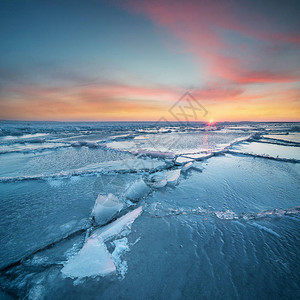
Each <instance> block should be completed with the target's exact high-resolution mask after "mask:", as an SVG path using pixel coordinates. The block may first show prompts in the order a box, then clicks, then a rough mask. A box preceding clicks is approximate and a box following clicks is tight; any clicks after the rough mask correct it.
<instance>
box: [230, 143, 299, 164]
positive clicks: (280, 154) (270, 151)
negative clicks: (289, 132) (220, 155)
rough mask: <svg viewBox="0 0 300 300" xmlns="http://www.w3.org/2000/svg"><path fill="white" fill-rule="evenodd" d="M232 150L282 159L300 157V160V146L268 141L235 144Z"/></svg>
mask: <svg viewBox="0 0 300 300" xmlns="http://www.w3.org/2000/svg"><path fill="white" fill-rule="evenodd" d="M232 150H233V151H235V152H238V153H245V154H252V155H262V156H270V157H274V158H282V159H298V160H300V148H299V147H291V146H282V145H274V144H267V143H258V142H252V143H248V142H245V143H241V144H239V145H236V146H233V147H232Z"/></svg>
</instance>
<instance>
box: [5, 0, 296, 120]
mask: <svg viewBox="0 0 300 300" xmlns="http://www.w3.org/2000/svg"><path fill="white" fill-rule="evenodd" d="M299 15H300V2H299V1H298V0H297V1H294V0H286V1H275V0H273V1H264V0H251V1H250V0H248V1H246V0H222V1H221V0H197V1H196V0H185V1H184V0H181V1H177V0H172V1H171V0H164V1H157V0H151V1H150V0H148V1H147V0H139V1H131V0H129V1H127V0H124V1H121V0H120V1H117V0H112V1H108V0H106V1H101V0H81V1H78V0H59V1H58V0H57V1H56V0H52V1H47V0H37V1H34V0H26V1H24V0H0V41H1V42H0V119H1V120H53V121H158V120H170V121H172V120H176V119H177V118H176V115H175V114H174V113H172V109H173V108H174V106H176V105H177V106H178V105H179V106H180V107H181V108H182V107H183V108H184V107H187V106H186V105H187V103H188V101H189V100H188V99H185V98H184V97H183V98H182V95H185V93H186V92H187V91H188V92H189V93H190V95H192V97H193V99H194V100H195V99H196V100H195V101H196V102H195V103H197V104H198V105H200V107H201V108H203V110H204V111H205V113H202V112H201V111H200V110H199V111H198V112H199V113H197V114H195V113H193V114H189V120H190V121H208V120H214V121H217V122H221V121H300V18H299ZM179 106H178V107H179ZM178 107H177V108H178Z"/></svg>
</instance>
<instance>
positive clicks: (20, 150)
mask: <svg viewBox="0 0 300 300" xmlns="http://www.w3.org/2000/svg"><path fill="white" fill-rule="evenodd" d="M299 128H300V127H299V124H289V123H236V124H234V123H232V124H229V123H224V124H218V125H217V126H214V127H211V128H209V130H208V128H207V126H206V124H201V123H197V124H180V123H178V124H167V123H166V124H163V123H161V124H155V123H138V122H132V123H80V122H79V123H55V124H53V123H48V122H38V123H34V124H33V123H30V122H26V123H23V122H3V123H1V126H0V146H1V147H2V149H3V150H5V151H3V152H5V153H2V154H1V155H0V164H1V169H0V201H1V211H0V216H1V218H0V227H1V232H0V234H1V236H0V238H1V245H2V247H1V252H0V262H1V269H2V271H1V272H0V284H1V288H2V289H3V291H5V292H8V293H10V294H11V295H12V296H14V297H16V298H21V299H24V298H25V299H26V298H29V299H30V298H41V299H42V298H43V297H44V298H46V299H50V298H53V297H54V298H57V299H63V298H66V299H68V298H70V297H72V296H74V295H76V297H77V298H84V299H85V298H87V297H88V298H92V299H97V298H101V299H116V298H124V299H137V298H145V299H157V298H162V299H169V298H172V299H179V298H187V299H192V298H193V299H194V298H207V299H218V298H226V299H237V298H238V299H243V298H247V297H249V295H251V297H253V298H256V299H270V298H272V299H276V298H281V299H282V298H297V297H298V293H299V289H300V286H299V282H300V272H299V267H298V257H299V255H300V252H299V249H300V236H299V232H300V207H299V205H300V202H299V195H300V163H299V149H300V147H299V143H298V136H299V132H300V131H299ZM287 133H288V134H287ZM49 145H50V146H51V148H50V147H48V146H49ZM137 207H138V208H137ZM142 211H144V213H143V214H142V215H141V213H142ZM91 214H92V217H93V219H92V218H91ZM138 216H140V217H139V218H137V217H138ZM131 227H132V229H131ZM179 270H180V271H179ZM224 274H226V276H224ZM149 283H151V284H149ZM87 295H88V296H87ZM1 296H2V295H1Z"/></svg>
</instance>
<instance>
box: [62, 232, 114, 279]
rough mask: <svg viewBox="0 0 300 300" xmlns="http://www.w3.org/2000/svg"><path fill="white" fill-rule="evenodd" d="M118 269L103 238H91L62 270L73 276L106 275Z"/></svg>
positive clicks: (68, 275)
mask: <svg viewBox="0 0 300 300" xmlns="http://www.w3.org/2000/svg"><path fill="white" fill-rule="evenodd" d="M114 271H116V267H115V264H114V262H113V260H112V257H111V255H110V253H109V252H108V250H107V248H106V246H105V244H104V242H103V241H102V240H101V239H97V238H90V239H88V240H87V242H86V243H85V245H84V246H83V248H82V249H81V250H80V251H79V252H78V254H77V255H76V256H74V257H73V258H72V259H70V260H69V261H68V262H67V263H66V264H65V265H64V267H63V268H62V270H61V272H62V273H63V274H64V275H65V276H67V277H71V278H77V277H79V278H83V277H89V276H105V275H108V274H110V273H112V272H114Z"/></svg>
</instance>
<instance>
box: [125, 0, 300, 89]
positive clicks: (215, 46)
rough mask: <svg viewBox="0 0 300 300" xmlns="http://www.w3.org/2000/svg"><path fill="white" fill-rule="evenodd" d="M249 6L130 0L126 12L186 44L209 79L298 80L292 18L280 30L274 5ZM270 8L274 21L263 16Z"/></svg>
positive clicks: (296, 39) (298, 42)
mask: <svg viewBox="0 0 300 300" xmlns="http://www.w3.org/2000/svg"><path fill="white" fill-rule="evenodd" d="M245 3H247V2H246V1H206V0H203V1H193V0H191V1H177V0H172V1H171V0H165V1H158V0H154V1H127V2H126V5H125V7H126V8H127V9H128V10H129V11H131V12H134V13H139V14H144V15H146V16H147V17H148V18H149V19H151V20H152V21H153V22H154V23H155V24H156V25H157V26H158V27H160V28H164V29H167V30H169V31H170V32H171V33H172V34H173V35H175V36H176V37H177V38H179V39H180V40H181V41H183V42H184V44H185V50H186V51H187V52H189V53H193V54H194V55H195V57H196V58H197V59H198V61H199V66H200V65H201V66H203V65H204V66H206V69H205V70H204V71H205V73H206V74H207V76H209V78H214V79H215V80H220V79H221V80H225V81H228V82H231V83H236V84H240V83H242V84H250V83H270V82H294V81H299V80H300V72H299V66H298V67H297V66H296V65H297V64H298V63H297V61H296V59H294V60H293V63H291V62H290V61H291V59H290V51H288V50H293V51H299V45H300V35H299V34H298V33H297V31H295V30H290V28H289V27H288V26H286V24H289V20H288V18H287V19H286V20H284V21H285V23H284V24H285V26H280V24H281V23H282V22H281V23H280V22H279V21H282V20H281V19H280V18H279V16H280V14H279V13H278V11H275V12H273V11H272V3H269V4H267V5H266V7H259V6H258V5H256V6H255V3H254V4H253V7H251V6H246V5H245ZM273 6H274V5H273ZM263 9H264V10H263ZM267 9H269V10H270V11H271V12H273V14H272V15H271V17H268V15H267V14H266V13H265V12H264V11H265V10H267ZM278 9H279V8H278ZM278 9H277V10H278ZM280 9H281V8H280ZM276 13H277V14H276ZM294 15H295V14H294ZM277 21H278V22H277ZM277 23H279V25H278V24H277ZM271 45H284V46H285V47H286V48H287V51H286V52H285V54H284V55H282V54H281V55H276V54H274V53H270V52H269V49H270V47H271ZM297 53H298V57H299V52H297ZM284 61H285V62H286V64H284V63H283V62H284ZM295 64H296V65H295Z"/></svg>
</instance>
